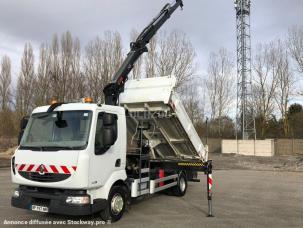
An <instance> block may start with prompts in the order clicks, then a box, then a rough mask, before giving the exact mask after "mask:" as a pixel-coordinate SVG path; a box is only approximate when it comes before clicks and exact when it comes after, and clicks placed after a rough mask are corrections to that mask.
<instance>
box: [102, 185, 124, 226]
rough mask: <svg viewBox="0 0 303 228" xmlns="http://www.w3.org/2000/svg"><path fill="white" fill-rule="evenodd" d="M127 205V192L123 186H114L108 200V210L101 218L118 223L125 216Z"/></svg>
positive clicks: (105, 210)
mask: <svg viewBox="0 0 303 228" xmlns="http://www.w3.org/2000/svg"><path fill="white" fill-rule="evenodd" d="M126 204H127V192H126V190H125V188H124V187H122V186H113V187H112V189H111V191H110V193H109V196H108V200H107V206H106V208H105V209H104V210H103V211H101V213H100V216H101V218H102V220H104V221H111V222H116V221H118V220H120V219H121V218H122V216H123V214H124V211H125V207H126Z"/></svg>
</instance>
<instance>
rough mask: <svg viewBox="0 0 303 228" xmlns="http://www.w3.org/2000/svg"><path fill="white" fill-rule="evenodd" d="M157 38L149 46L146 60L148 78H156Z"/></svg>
mask: <svg viewBox="0 0 303 228" xmlns="http://www.w3.org/2000/svg"><path fill="white" fill-rule="evenodd" d="M157 56H158V53H157V37H156V36H154V37H153V38H152V39H151V40H150V41H149V44H148V52H147V54H146V55H145V58H144V64H145V76H146V77H147V78H151V77H155V76H156V61H157Z"/></svg>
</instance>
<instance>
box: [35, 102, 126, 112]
mask: <svg viewBox="0 0 303 228" xmlns="http://www.w3.org/2000/svg"><path fill="white" fill-rule="evenodd" d="M49 107H50V105H46V106H40V107H37V108H35V109H34V110H33V112H32V113H41V112H47V110H48V108H49ZM75 110H88V111H96V110H100V111H114V112H116V113H118V114H124V113H125V109H124V108H123V107H119V106H112V105H105V104H102V105H101V106H99V105H97V104H94V103H66V104H62V105H60V106H58V107H57V108H55V110H54V111H75Z"/></svg>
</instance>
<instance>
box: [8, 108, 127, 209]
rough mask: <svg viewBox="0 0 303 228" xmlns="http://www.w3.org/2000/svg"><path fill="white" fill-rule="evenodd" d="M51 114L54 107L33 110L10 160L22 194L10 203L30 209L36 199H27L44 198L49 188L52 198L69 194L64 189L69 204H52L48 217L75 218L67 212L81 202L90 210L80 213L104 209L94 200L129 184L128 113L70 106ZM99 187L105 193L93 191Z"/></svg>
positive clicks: (99, 202) (117, 110) (13, 179)
mask: <svg viewBox="0 0 303 228" xmlns="http://www.w3.org/2000/svg"><path fill="white" fill-rule="evenodd" d="M49 109H50V106H43V107H38V108H36V109H35V110H34V111H33V113H32V114H31V117H30V119H29V121H28V124H27V127H26V129H25V131H24V134H23V137H22V140H21V142H20V146H19V148H18V149H17V150H16V152H15V155H14V157H13V159H12V161H13V164H12V165H13V166H12V181H13V182H14V183H18V184H19V185H20V188H19V190H16V192H15V195H17V194H18V193H17V192H19V197H13V198H12V204H13V206H17V207H26V208H28V207H29V204H31V203H33V202H29V201H30V200H32V197H27V195H30V194H28V193H29V192H32V193H34V192H36V193H38V194H42V193H41V192H39V190H40V189H39V188H41V189H42V188H43V189H44V188H45V190H46V189H48V188H50V187H51V189H48V191H49V192H50V193H53V194H54V195H56V193H57V191H55V190H54V189H57V190H58V191H59V192H60V190H59V189H65V190H66V189H68V190H66V191H65V190H63V193H64V194H66V196H67V198H66V201H65V202H63V203H62V202H60V203H59V202H58V203H57V204H56V202H55V201H56V200H50V201H51V202H50V205H49V208H48V209H47V211H48V212H57V213H58V212H64V213H65V214H73V215H74V214H75V211H69V210H66V207H68V205H73V204H81V203H87V205H88V207H85V206H82V207H79V208H77V210H78V212H76V214H77V213H78V214H90V213H92V212H93V211H94V210H95V208H97V209H98V210H100V209H102V208H103V207H104V206H105V205H101V204H105V202H103V203H102V200H99V201H98V202H94V199H95V198H99V199H100V198H103V199H107V197H108V189H106V188H110V187H111V186H112V184H113V183H114V182H116V181H119V180H120V181H125V179H126V172H125V164H126V141H125V137H126V119H125V110H124V108H122V107H118V106H109V105H97V104H92V103H68V104H61V105H60V106H57V107H56V109H55V110H53V111H51V112H50V111H49ZM101 187H102V188H101ZM100 188H101V189H104V191H102V190H101V191H95V190H96V189H100ZM46 192H47V191H46ZM61 192H62V191H61ZM46 195H47V196H44V198H45V197H47V198H51V195H52V194H49V193H47V194H46ZM82 195H83V196H84V197H82ZM97 195H98V196H97ZM73 196H77V197H74V198H73ZM41 197H42V195H41ZM81 197H82V198H81ZM59 198H60V197H59ZM42 199H43V198H42ZM52 201H54V202H52ZM57 201H60V200H59V199H58V200H57ZM37 203H39V202H37ZM21 204H22V205H21ZM90 205H94V206H93V207H92V208H90ZM61 206H62V208H61ZM32 209H33V210H34V209H36V208H32ZM74 209H76V207H74Z"/></svg>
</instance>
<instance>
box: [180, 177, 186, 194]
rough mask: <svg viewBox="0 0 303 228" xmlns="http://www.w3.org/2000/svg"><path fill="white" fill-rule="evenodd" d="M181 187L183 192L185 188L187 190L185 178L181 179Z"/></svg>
mask: <svg viewBox="0 0 303 228" xmlns="http://www.w3.org/2000/svg"><path fill="white" fill-rule="evenodd" d="M179 186H180V190H181V192H184V191H185V188H186V182H185V179H184V177H183V176H181V177H180V179H179Z"/></svg>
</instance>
